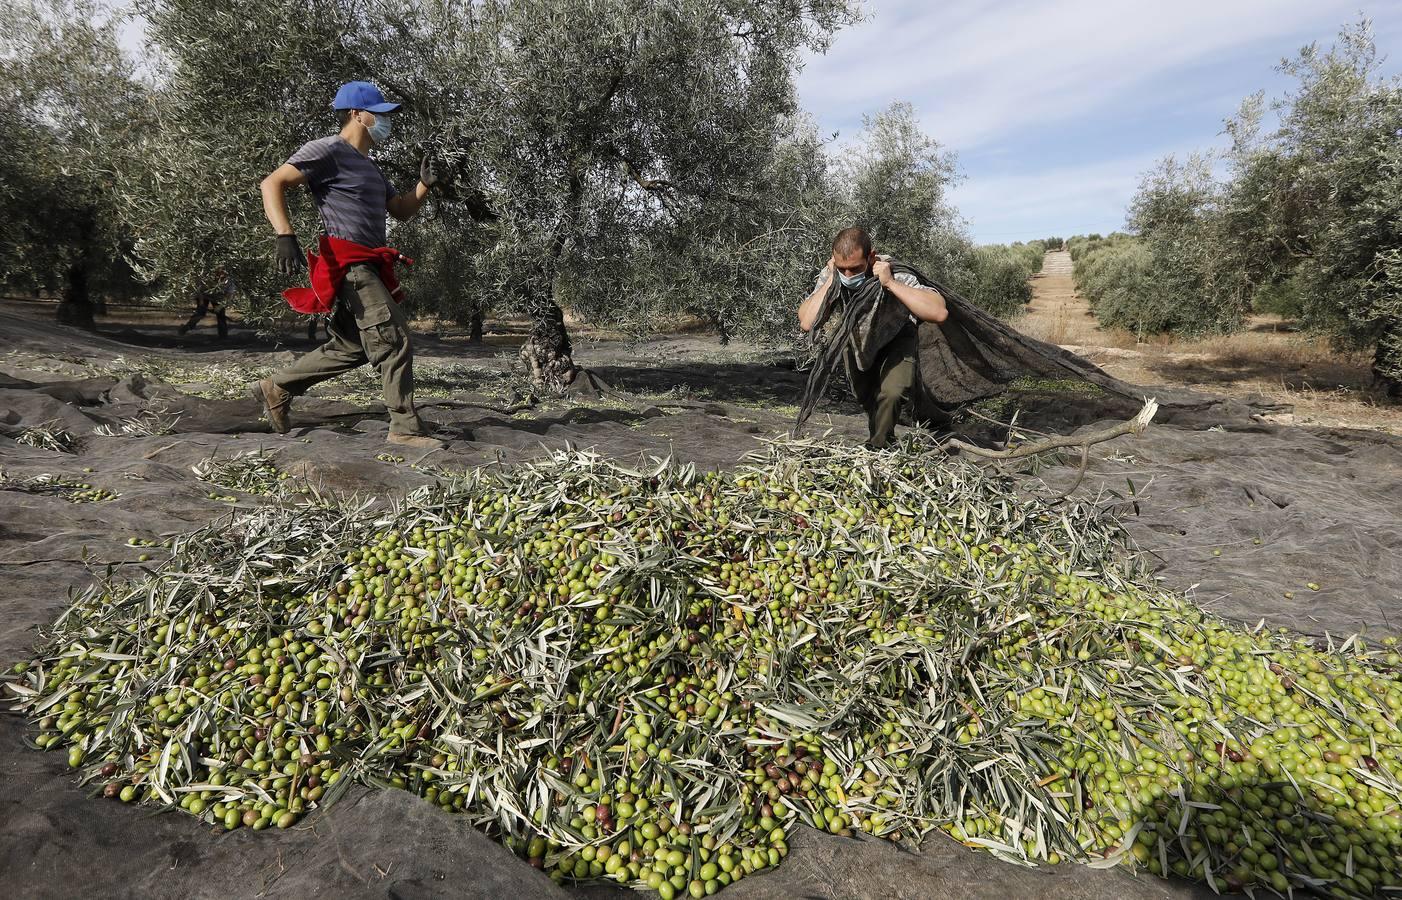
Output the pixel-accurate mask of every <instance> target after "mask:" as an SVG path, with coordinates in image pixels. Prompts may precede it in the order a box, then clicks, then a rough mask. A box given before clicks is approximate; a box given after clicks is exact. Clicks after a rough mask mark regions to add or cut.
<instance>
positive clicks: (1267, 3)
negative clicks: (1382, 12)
mask: <svg viewBox="0 0 1402 900" xmlns="http://www.w3.org/2000/svg"><path fill="white" fill-rule="evenodd" d="M1353 3H1354V0H1288V2H1281V0H1228V2H1223V0H1181V2H1175V3H1166V2H1146V0H1139V2H1134V3H1124V2H1113V0H1112V2H1106V0H1066V2H1061V3H1048V2H1029V0H1015V2H986V0H985V2H978V3H964V4H958V5H955V6H954V8H953V9H952V10H951V9H950V7H949V6H937V7H933V8H931V7H930V6H928V5H926V4H925V3H923V2H920V0H887V2H879V3H875V4H873V7H872V8H871V10H870V12H871V14H872V19H871V21H869V22H867V23H864V24H863V25H861V26H858V27H857V28H855V29H853V30H851V31H849V32H846V33H843V34H840V35H838V37H837V40H836V41H835V43H834V46H833V49H832V50H831V52H830V53H829V54H828V55H827V56H825V57H816V58H813V59H810V60H809V62H808V65H807V67H806V68H805V70H804V72H803V74H802V75H801V76H800V79H799V86H800V90H801V92H802V96H803V98H804V102H805V105H806V106H807V108H808V109H809V110H810V111H812V112H813V113H815V114H816V115H817V116H818V118H819V120H820V121H823V122H828V123H832V122H852V121H855V120H856V119H857V118H858V117H859V116H860V115H861V114H862V113H868V112H872V111H875V110H878V109H881V108H883V107H885V106H886V105H887V104H889V103H890V102H891V101H892V100H895V99H904V100H910V101H911V102H913V103H914V104H915V106H916V108H917V109H918V110H919V111H920V113H921V117H922V119H923V122H924V126H925V128H926V130H927V131H929V132H930V133H931V134H934V135H936V136H937V137H939V138H940V140H941V141H943V142H945V143H946V144H948V145H949V146H951V147H953V148H954V149H956V150H967V149H971V148H974V147H979V146H981V145H985V144H987V143H989V142H993V141H996V139H997V138H998V136H999V135H1001V134H1005V133H1007V132H1010V131H1013V130H1024V129H1027V128H1029V127H1031V126H1033V125H1038V124H1041V123H1045V122H1048V121H1055V120H1057V119H1061V118H1065V117H1066V116H1067V114H1068V112H1073V113H1076V114H1085V113H1093V111H1094V110H1095V109H1096V108H1098V107H1101V106H1104V105H1106V104H1107V103H1109V102H1110V101H1112V100H1115V99H1117V98H1121V97H1123V96H1124V95H1126V94H1130V93H1131V92H1141V91H1143V90H1144V89H1145V88H1149V89H1150V90H1160V89H1165V88H1166V89H1168V90H1172V88H1173V82H1172V81H1171V80H1170V79H1169V78H1168V76H1169V75H1171V74H1172V73H1174V72H1181V71H1185V70H1187V69H1189V68H1190V67H1191V66H1193V65H1194V64H1201V63H1204V62H1208V61H1214V60H1215V61H1220V60H1222V59H1224V58H1226V57H1228V56H1229V55H1230V54H1231V52H1232V51H1233V50H1234V49H1238V48H1241V47H1244V46H1247V45H1257V44H1261V43H1269V42H1272V41H1274V42H1276V43H1281V42H1282V41H1286V40H1287V39H1288V38H1289V37H1290V36H1291V35H1297V34H1299V33H1300V32H1301V31H1302V30H1303V29H1308V28H1311V27H1315V28H1319V27H1323V28H1324V29H1325V32H1324V34H1323V35H1321V36H1322V37H1327V36H1329V35H1331V34H1332V33H1333V31H1334V30H1335V29H1336V28H1337V27H1338V26H1339V25H1342V24H1343V23H1345V22H1347V21H1350V20H1351V19H1352V18H1353V17H1354V16H1355V15H1356V7H1355V6H1354V5H1353ZM1280 49H1281V55H1285V53H1287V52H1289V51H1290V50H1291V49H1293V48H1291V47H1290V46H1289V45H1288V43H1286V44H1285V45H1284V46H1282V47H1281V48H1280ZM1263 74H1264V73H1263Z"/></svg>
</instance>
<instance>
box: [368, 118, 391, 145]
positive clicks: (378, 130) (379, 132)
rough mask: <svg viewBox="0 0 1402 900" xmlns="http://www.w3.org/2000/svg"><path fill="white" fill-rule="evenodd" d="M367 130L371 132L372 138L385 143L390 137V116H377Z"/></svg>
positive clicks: (378, 142) (376, 141)
mask: <svg viewBox="0 0 1402 900" xmlns="http://www.w3.org/2000/svg"><path fill="white" fill-rule="evenodd" d="M366 130H367V131H369V132H370V140H372V141H374V142H375V143H377V144H383V143H384V142H385V141H386V140H387V139H388V138H389V131H390V119H389V116H375V124H374V125H370V126H367V127H366Z"/></svg>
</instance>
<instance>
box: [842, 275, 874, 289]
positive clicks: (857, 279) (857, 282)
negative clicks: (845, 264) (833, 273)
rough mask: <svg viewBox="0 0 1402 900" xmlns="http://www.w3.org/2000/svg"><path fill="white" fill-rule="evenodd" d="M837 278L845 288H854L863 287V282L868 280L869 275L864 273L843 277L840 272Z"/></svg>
mask: <svg viewBox="0 0 1402 900" xmlns="http://www.w3.org/2000/svg"><path fill="white" fill-rule="evenodd" d="M837 277H838V280H839V281H841V282H842V286H843V287H845V288H854V287H861V286H862V282H864V281H866V280H867V273H866V272H863V273H861V274H860V275H843V274H842V273H841V272H838V273H837Z"/></svg>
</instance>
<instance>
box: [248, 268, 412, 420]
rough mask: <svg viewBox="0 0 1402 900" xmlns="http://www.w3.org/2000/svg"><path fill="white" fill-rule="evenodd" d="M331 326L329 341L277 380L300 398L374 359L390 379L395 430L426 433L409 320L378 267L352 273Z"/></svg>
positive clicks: (389, 403)
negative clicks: (418, 398)
mask: <svg viewBox="0 0 1402 900" xmlns="http://www.w3.org/2000/svg"><path fill="white" fill-rule="evenodd" d="M328 326H329V327H328V331H329V332H330V336H329V337H328V338H327V340H326V343H324V344H322V345H321V346H320V347H318V348H316V349H315V350H313V351H312V352H311V353H308V354H307V355H306V356H304V357H302V358H301V359H299V360H297V361H296V362H295V363H293V364H292V365H291V366H289V367H287V368H286V369H283V370H282V371H281V372H278V373H277V374H276V375H274V376H272V381H273V384H276V385H277V386H278V387H280V388H282V389H283V390H284V391H287V392H288V393H289V394H291V395H292V396H294V397H296V396H300V395H302V394H305V393H306V392H307V390H308V389H309V388H310V387H311V386H312V385H314V384H319V383H320V382H323V381H326V380H327V379H328V378H335V377H336V376H337V375H340V374H342V373H345V372H349V371H350V370H352V369H357V368H359V367H360V366H363V365H365V364H366V363H367V362H368V363H370V364H372V365H374V366H375V367H376V368H377V369H379V370H380V377H381V379H383V381H384V391H385V408H386V409H388V410H389V430H390V432H391V433H394V434H423V433H424V426H423V422H422V421H420V420H419V414H418V412H416V411H415V409H414V349H413V346H412V345H411V344H410V341H409V323H408V321H407V320H406V319H405V317H404V311H403V310H402V309H400V308H399V304H398V303H395V302H394V298H393V297H391V296H390V294H389V291H388V290H387V289H386V288H385V285H384V282H382V281H380V276H379V273H378V272H376V271H375V268H374V266H371V265H370V264H368V263H362V264H359V265H354V266H351V267H350V269H348V270H347V271H346V277H345V280H344V281H342V282H341V289H340V290H339V291H338V292H337V293H336V306H335V309H334V310H333V312H332V315H331V319H330V322H329V323H328Z"/></svg>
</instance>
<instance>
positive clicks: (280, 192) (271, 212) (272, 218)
mask: <svg viewBox="0 0 1402 900" xmlns="http://www.w3.org/2000/svg"><path fill="white" fill-rule="evenodd" d="M306 183H307V176H305V175H303V174H302V170H301V169H299V168H297V167H296V166H294V165H292V164H290V163H283V164H282V165H280V166H278V167H277V168H276V169H274V170H273V172H272V174H271V175H269V176H268V177H267V178H264V179H263V182H262V183H261V184H260V185H259V186H258V187H259V189H260V190H261V191H262V192H263V214H264V215H266V216H267V217H268V223H269V224H270V225H272V226H273V231H275V232H277V233H278V234H292V233H293V232H292V219H291V218H289V217H288V215H287V189H288V188H292V187H296V186H297V185H299V184H306Z"/></svg>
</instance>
